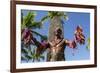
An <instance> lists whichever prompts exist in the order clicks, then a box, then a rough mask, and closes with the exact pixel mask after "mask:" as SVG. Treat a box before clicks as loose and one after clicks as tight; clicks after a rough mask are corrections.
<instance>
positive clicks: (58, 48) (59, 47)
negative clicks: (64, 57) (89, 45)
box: [51, 40, 65, 53]
mask: <svg viewBox="0 0 100 73" xmlns="http://www.w3.org/2000/svg"><path fill="white" fill-rule="evenodd" d="M57 43H58V42H57ZM64 48H65V42H64V40H62V41H60V42H59V43H58V44H56V42H55V43H52V45H51V51H52V53H59V52H62V51H63V50H64Z"/></svg>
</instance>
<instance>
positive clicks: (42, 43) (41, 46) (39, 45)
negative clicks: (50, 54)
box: [33, 38, 49, 54]
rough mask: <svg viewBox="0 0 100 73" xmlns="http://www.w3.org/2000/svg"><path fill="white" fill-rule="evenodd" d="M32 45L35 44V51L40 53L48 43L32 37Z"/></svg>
mask: <svg viewBox="0 0 100 73" xmlns="http://www.w3.org/2000/svg"><path fill="white" fill-rule="evenodd" d="M33 41H34V45H36V47H37V48H36V53H37V54H42V53H43V52H44V51H45V50H46V49H47V48H49V43H48V42H46V41H43V42H39V41H37V40H36V39H35V38H33Z"/></svg>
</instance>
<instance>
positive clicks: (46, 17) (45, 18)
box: [41, 16, 49, 23]
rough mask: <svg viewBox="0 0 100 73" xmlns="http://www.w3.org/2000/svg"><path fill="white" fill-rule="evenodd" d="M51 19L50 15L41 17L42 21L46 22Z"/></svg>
mask: <svg viewBox="0 0 100 73" xmlns="http://www.w3.org/2000/svg"><path fill="white" fill-rule="evenodd" d="M48 19H49V16H45V17H43V18H42V19H41V22H42V23H44V22H45V21H46V20H48Z"/></svg>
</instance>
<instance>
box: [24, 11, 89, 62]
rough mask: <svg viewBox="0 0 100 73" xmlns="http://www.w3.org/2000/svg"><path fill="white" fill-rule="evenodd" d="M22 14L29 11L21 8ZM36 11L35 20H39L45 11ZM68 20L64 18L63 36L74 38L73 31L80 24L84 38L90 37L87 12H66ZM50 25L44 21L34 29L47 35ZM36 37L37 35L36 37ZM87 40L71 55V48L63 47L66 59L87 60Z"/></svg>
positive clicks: (69, 38) (45, 13)
mask: <svg viewBox="0 0 100 73" xmlns="http://www.w3.org/2000/svg"><path fill="white" fill-rule="evenodd" d="M22 12H23V15H24V16H26V15H27V13H28V12H29V11H28V10H22ZM35 12H36V13H37V15H36V17H35V20H36V21H40V20H41V18H42V17H44V16H45V15H47V13H48V12H47V11H35ZM67 15H68V20H64V24H63V26H64V38H65V39H68V40H73V39H74V31H75V29H76V27H77V26H78V25H81V26H82V28H83V33H84V35H85V37H86V40H87V39H88V37H90V14H89V13H83V12H80V13H79V12H67ZM49 26H50V21H49V20H48V21H46V22H45V23H44V25H43V27H42V29H36V30H35V31H37V32H39V33H41V34H44V35H47V36H48V29H49ZM37 39H38V37H37ZM86 45H87V42H86V43H85V45H79V44H78V46H77V50H76V51H75V54H74V55H73V54H72V52H73V49H71V48H69V47H66V49H65V52H64V53H65V58H66V61H72V60H87V59H90V51H89V50H87V49H86Z"/></svg>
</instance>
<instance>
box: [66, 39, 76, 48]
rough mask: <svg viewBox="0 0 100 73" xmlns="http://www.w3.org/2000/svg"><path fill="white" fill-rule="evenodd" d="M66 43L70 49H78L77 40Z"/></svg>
mask: <svg viewBox="0 0 100 73" xmlns="http://www.w3.org/2000/svg"><path fill="white" fill-rule="evenodd" d="M65 43H66V45H67V46H68V47H70V48H76V47H77V44H76V42H75V40H73V41H70V40H65Z"/></svg>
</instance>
